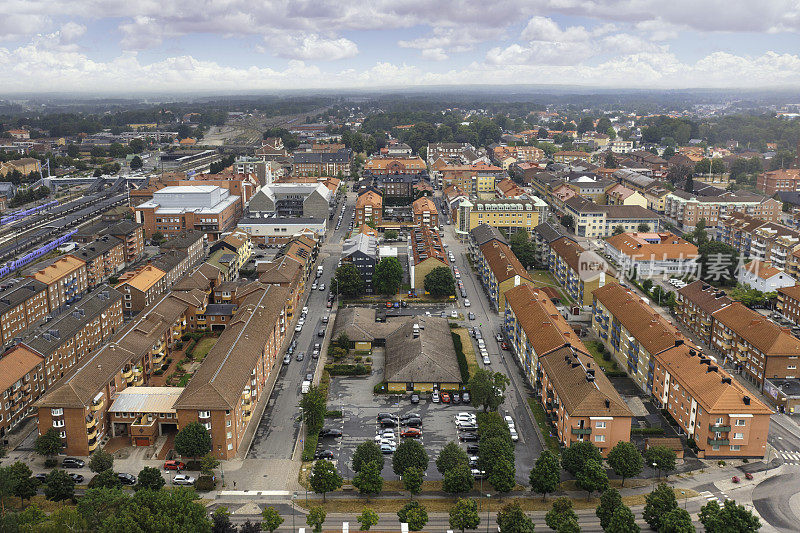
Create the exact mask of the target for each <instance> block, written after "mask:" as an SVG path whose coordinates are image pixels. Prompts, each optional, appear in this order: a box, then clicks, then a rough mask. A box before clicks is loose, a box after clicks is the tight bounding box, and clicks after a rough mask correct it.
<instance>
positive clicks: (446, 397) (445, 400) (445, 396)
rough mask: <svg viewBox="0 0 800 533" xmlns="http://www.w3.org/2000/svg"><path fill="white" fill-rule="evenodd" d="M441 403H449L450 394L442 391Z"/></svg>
mask: <svg viewBox="0 0 800 533" xmlns="http://www.w3.org/2000/svg"><path fill="white" fill-rule="evenodd" d="M442 403H450V395H449V394H448V393H446V392H443V393H442Z"/></svg>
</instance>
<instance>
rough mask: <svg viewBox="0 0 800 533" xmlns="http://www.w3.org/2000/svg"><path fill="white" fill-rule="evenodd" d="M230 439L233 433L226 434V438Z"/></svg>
mask: <svg viewBox="0 0 800 533" xmlns="http://www.w3.org/2000/svg"><path fill="white" fill-rule="evenodd" d="M232 437H233V433H231V432H230V431H229V432H228V438H229V439H230V438H232Z"/></svg>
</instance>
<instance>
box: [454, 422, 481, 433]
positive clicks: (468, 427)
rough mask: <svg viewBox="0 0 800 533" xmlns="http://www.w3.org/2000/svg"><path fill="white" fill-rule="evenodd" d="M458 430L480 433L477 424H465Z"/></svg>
mask: <svg viewBox="0 0 800 533" xmlns="http://www.w3.org/2000/svg"><path fill="white" fill-rule="evenodd" d="M458 430H459V431H478V426H477V424H475V423H473V422H467V423H465V424H462V425H460V426H458Z"/></svg>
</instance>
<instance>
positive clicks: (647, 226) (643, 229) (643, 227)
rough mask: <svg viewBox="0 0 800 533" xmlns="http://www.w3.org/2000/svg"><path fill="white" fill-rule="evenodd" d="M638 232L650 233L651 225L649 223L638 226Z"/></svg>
mask: <svg viewBox="0 0 800 533" xmlns="http://www.w3.org/2000/svg"><path fill="white" fill-rule="evenodd" d="M636 230H637V231H640V232H642V233H647V232H648V231H650V224H648V223H647V222H642V223H641V224H639V225H638V226H636Z"/></svg>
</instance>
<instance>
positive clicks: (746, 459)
mask: <svg viewBox="0 0 800 533" xmlns="http://www.w3.org/2000/svg"><path fill="white" fill-rule="evenodd" d="M742 462H743V463H745V464H747V463H749V462H750V459H748V458H747V457H745V458H744V459H742Z"/></svg>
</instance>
